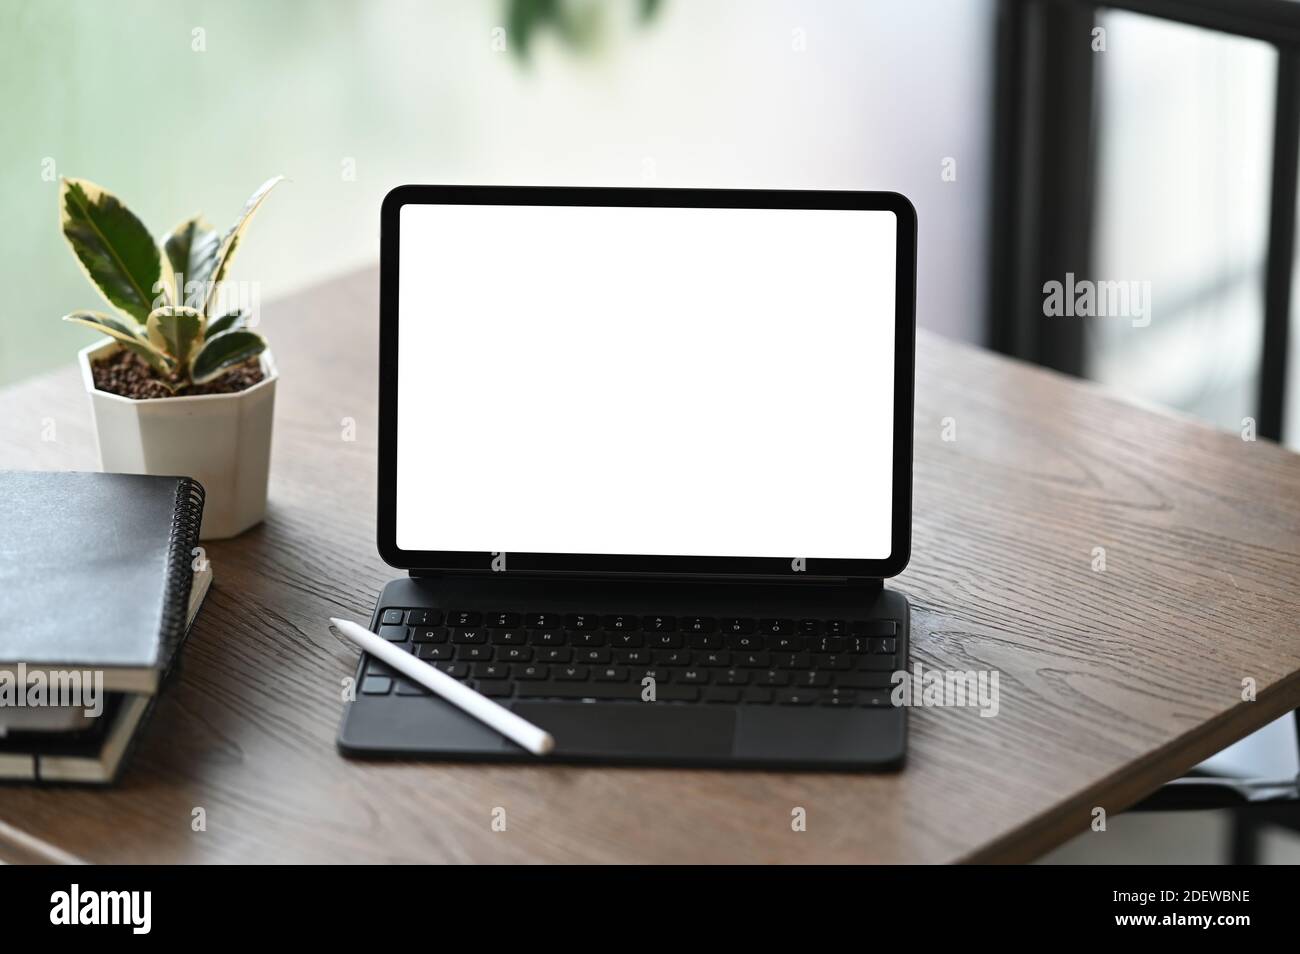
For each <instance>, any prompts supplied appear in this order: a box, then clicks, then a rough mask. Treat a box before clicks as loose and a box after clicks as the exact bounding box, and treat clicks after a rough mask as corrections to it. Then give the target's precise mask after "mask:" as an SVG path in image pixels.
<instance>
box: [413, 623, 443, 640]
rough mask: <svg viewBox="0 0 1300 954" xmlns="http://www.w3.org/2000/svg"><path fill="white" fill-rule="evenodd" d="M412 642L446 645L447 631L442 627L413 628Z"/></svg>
mask: <svg viewBox="0 0 1300 954" xmlns="http://www.w3.org/2000/svg"><path fill="white" fill-rule="evenodd" d="M411 641H412V642H416V643H445V642H446V641H447V630H446V629H445V628H443V627H442V626H415V627H412V636H411Z"/></svg>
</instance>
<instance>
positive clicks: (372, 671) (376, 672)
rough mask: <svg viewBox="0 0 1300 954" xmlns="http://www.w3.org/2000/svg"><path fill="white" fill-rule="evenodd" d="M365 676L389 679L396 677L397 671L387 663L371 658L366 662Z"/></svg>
mask: <svg viewBox="0 0 1300 954" xmlns="http://www.w3.org/2000/svg"><path fill="white" fill-rule="evenodd" d="M366 675H367V676H388V677H389V678H390V679H391V678H392V677H393V676H396V675H397V670H396V669H394V668H393V667H392V666H390V665H388V664H387V663H382V662H380V661H379V660H378V659H375V658H374V657H373V656H371V657H370V658H369V659H367V660H366Z"/></svg>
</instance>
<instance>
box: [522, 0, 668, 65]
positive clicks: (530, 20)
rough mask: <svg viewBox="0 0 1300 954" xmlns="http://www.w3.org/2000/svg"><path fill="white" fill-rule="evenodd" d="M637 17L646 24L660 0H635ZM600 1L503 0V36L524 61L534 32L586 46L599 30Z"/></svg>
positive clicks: (660, 3)
mask: <svg viewBox="0 0 1300 954" xmlns="http://www.w3.org/2000/svg"><path fill="white" fill-rule="evenodd" d="M635 2H636V7H637V19H638V21H640V22H641V23H649V22H650V21H651V20H653V19H654V17H655V15H656V14H657V13H658V12H659V9H660V8H661V7H662V6H663V0H635ZM603 10H604V4H603V2H602V0H595V2H576V0H506V35H507V37H509V42H510V49H511V50H513V51H514V54H515V56H516V57H518V58H519V59H520V60H521V61H527V59H528V54H529V51H530V48H531V46H532V43H533V41H534V40H535V39H536V37H537V36H538V34H540V33H542V32H544V31H547V30H550V31H551V32H553V33H554V34H555V35H556V36H558V37H559V38H560V40H561V41H562V42H563V43H564V44H565V45H566V46H569V47H571V48H573V49H576V50H585V49H589V48H590V47H591V46H592V45H594V43H595V41H596V38H597V37H598V36H599V33H600V23H601V14H602V12H603Z"/></svg>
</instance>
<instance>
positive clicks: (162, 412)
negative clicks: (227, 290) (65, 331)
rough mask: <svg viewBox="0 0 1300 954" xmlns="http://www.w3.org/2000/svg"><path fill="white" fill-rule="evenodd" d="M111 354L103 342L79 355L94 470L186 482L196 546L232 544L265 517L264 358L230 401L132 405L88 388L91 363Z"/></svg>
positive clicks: (269, 387) (268, 396) (270, 383)
mask: <svg viewBox="0 0 1300 954" xmlns="http://www.w3.org/2000/svg"><path fill="white" fill-rule="evenodd" d="M116 347H117V345H115V344H114V343H113V342H111V341H106V342H102V343H100V344H95V345H90V346H89V347H87V348H83V349H82V350H81V351H80V353H79V357H80V359H81V377H82V380H83V381H84V382H85V385H86V392H87V393H88V394H89V395H90V409H91V412H92V414H93V415H94V419H95V442H96V444H97V445H98V448H99V469H100V470H102V471H105V472H107V473H118V474H159V475H164V476H177V477H193V478H194V479H195V480H197V481H198V482H199V483H201V484H202V485H203V489H204V491H205V499H204V503H203V528H202V532H201V533H200V537H201V539H204V540H220V539H223V538H225V537H233V536H235V535H236V534H238V533H243V532H244V531H245V530H247V529H248V528H249V527H251V526H253V525H254V524H257V523H260V522H261V520H262V518H263V517H264V516H265V515H266V480H267V475H268V473H269V472H270V468H271V418H272V414H273V411H274V409H275V381H276V378H277V376H278V375H277V374H276V370H275V362H274V360H273V359H272V357H271V352H270V351H269V350H267V351H264V352H262V355H261V362H262V374H263V375H265V377H264V378H263V379H262V380H261V381H259V382H258V383H257V384H255V385H253V386H252V387H251V388H248V389H246V390H243V391H240V392H238V393H237V394H200V395H196V396H194V397H171V398H154V399H151V400H147V401H135V400H132V399H131V398H124V397H120V396H118V395H116V394H109V393H107V392H106V391H100V390H98V389H97V388H96V387H95V379H94V376H93V375H92V374H91V371H90V362H91V359H92V358H97V357H99V356H101V355H105V354H108V353H109V352H111V351H113V350H114V349H115V348H116Z"/></svg>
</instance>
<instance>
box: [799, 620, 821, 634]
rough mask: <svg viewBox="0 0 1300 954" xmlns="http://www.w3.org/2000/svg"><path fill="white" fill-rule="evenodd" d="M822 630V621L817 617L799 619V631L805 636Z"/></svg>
mask: <svg viewBox="0 0 1300 954" xmlns="http://www.w3.org/2000/svg"><path fill="white" fill-rule="evenodd" d="M821 631H822V621H821V620H819V619H801V620H799V632H801V633H803V634H804V635H805V636H816V635H818V634H819V633H821Z"/></svg>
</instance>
